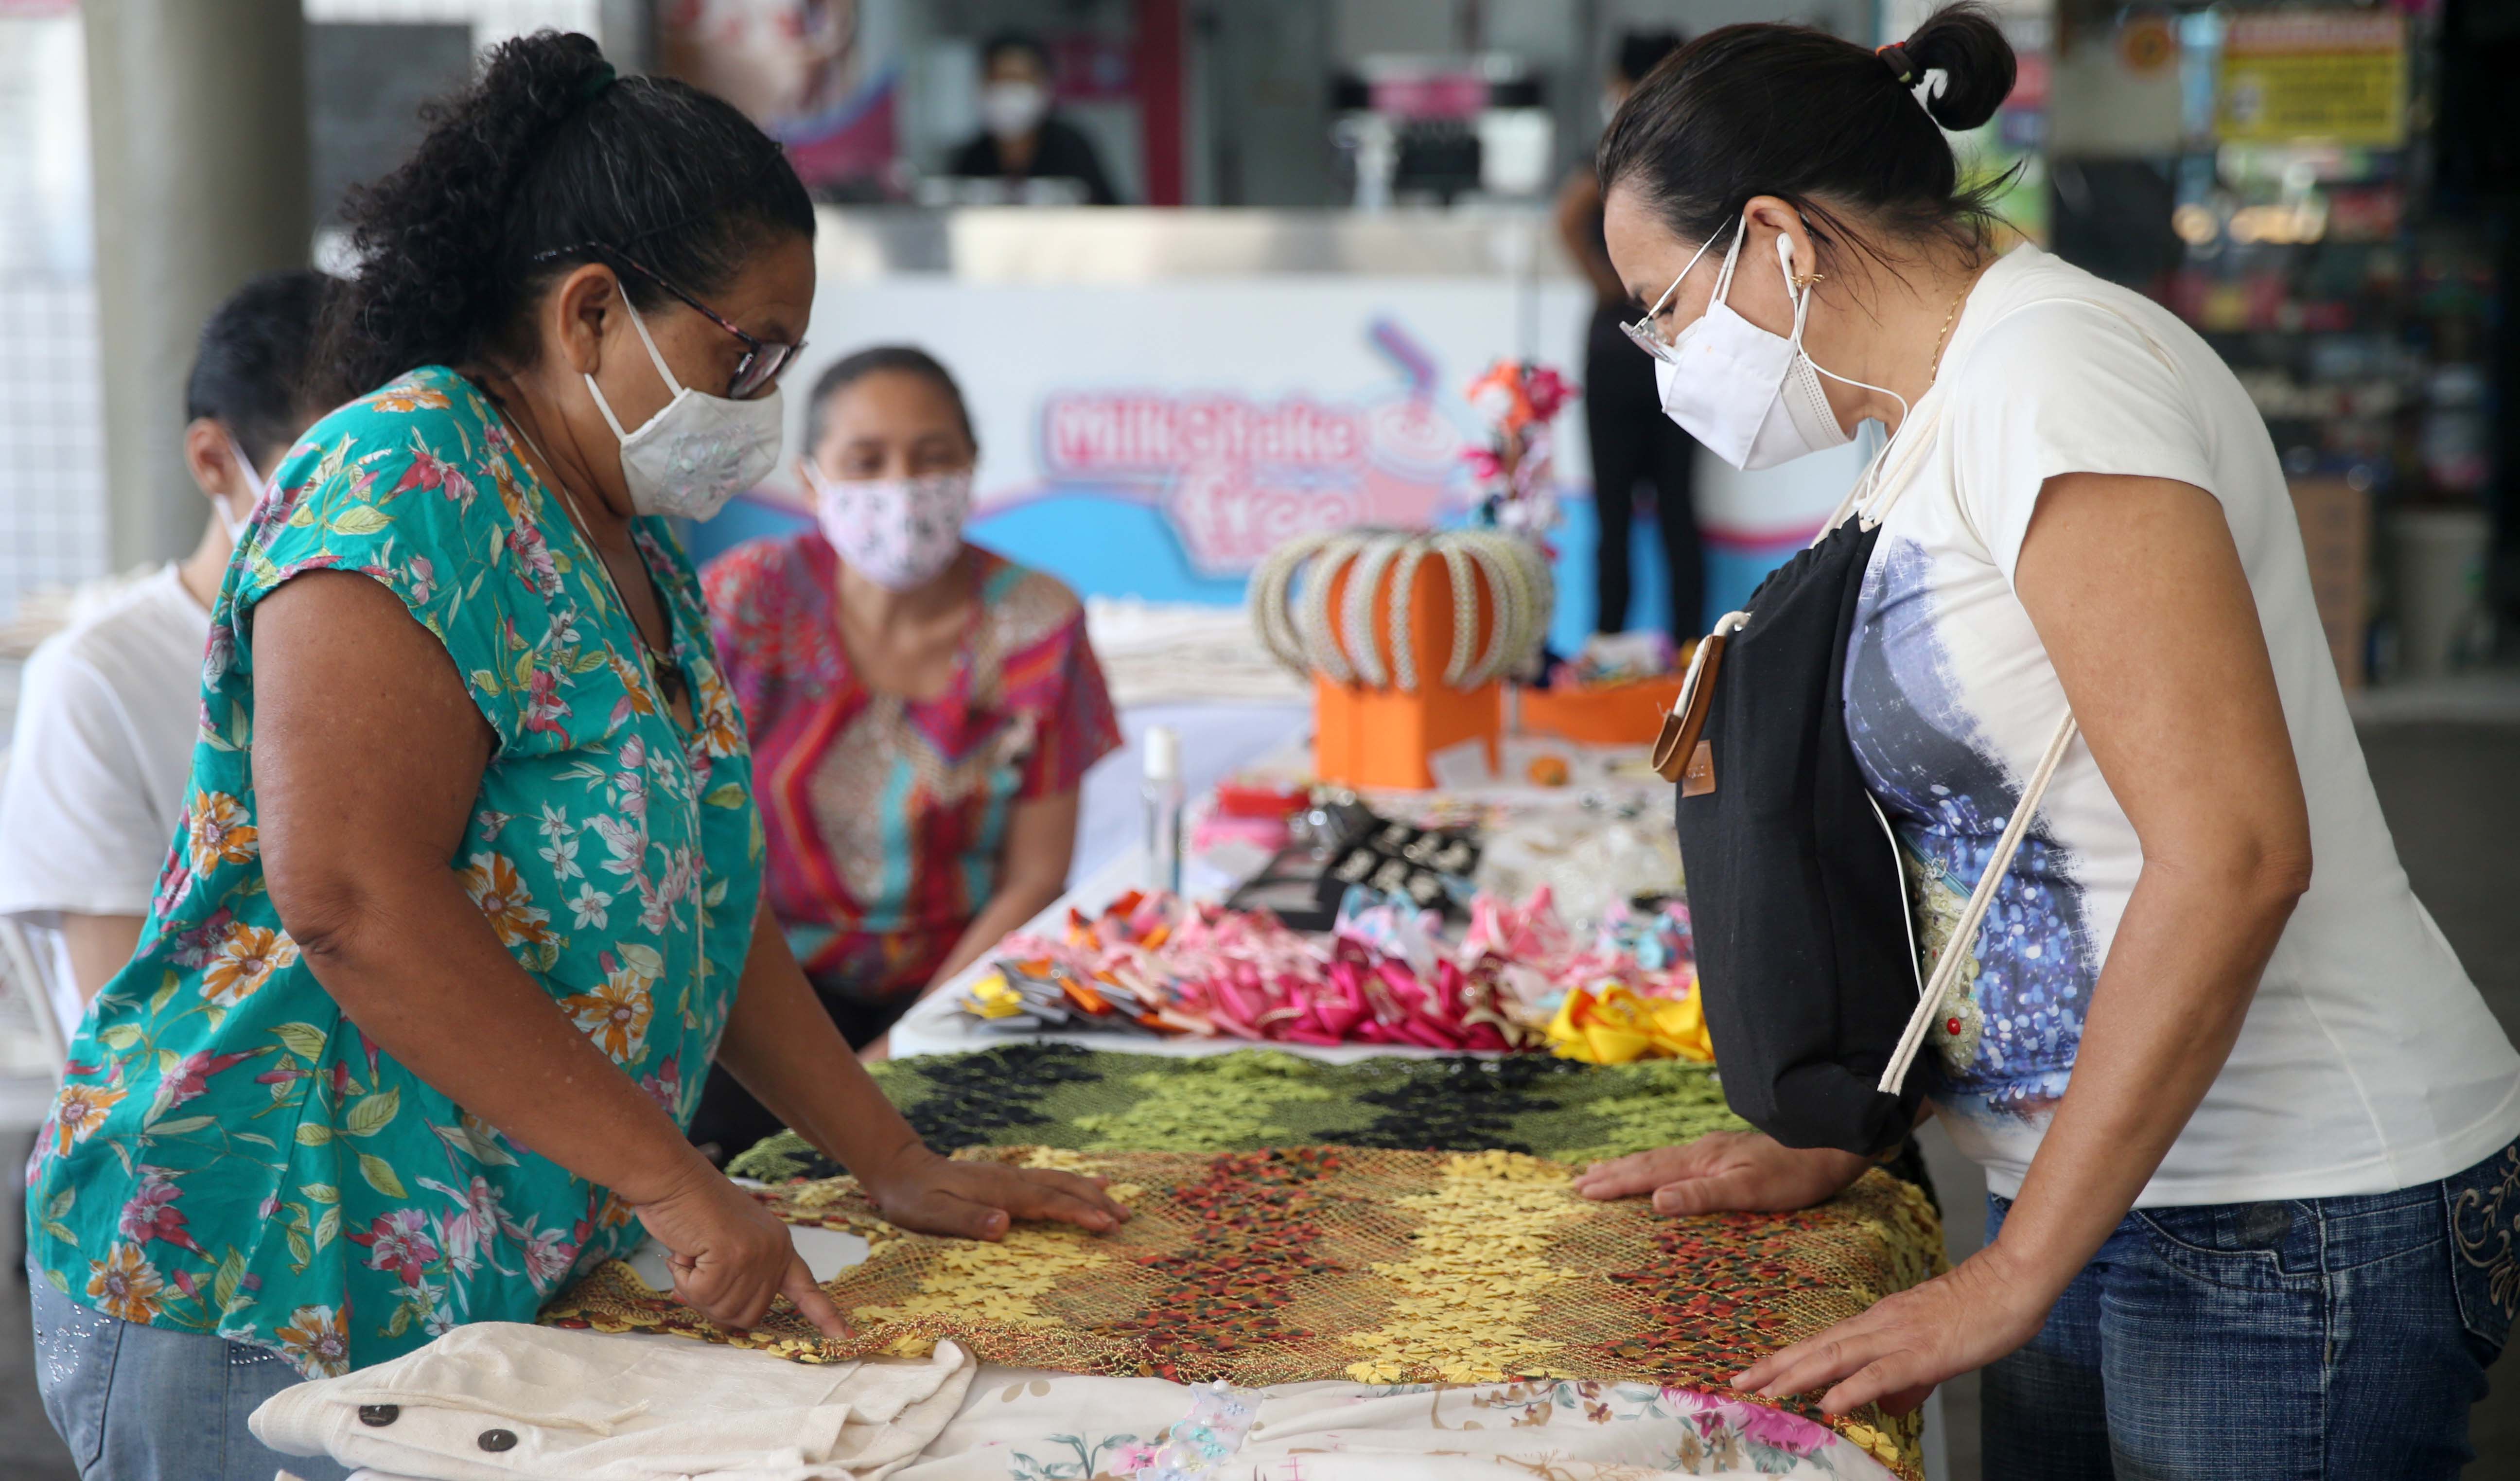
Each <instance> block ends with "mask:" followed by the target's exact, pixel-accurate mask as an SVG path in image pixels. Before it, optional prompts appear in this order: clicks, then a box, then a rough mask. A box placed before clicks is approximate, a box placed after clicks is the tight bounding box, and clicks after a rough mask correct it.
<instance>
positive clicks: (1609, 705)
mask: <svg viewBox="0 0 2520 1481" xmlns="http://www.w3.org/2000/svg"><path fill="white" fill-rule="evenodd" d="M1679 698H1680V675H1678V674H1657V675H1655V676H1654V677H1652V678H1650V679H1631V680H1628V681H1626V682H1625V683H1620V684H1586V685H1580V686H1576V687H1572V688H1567V689H1526V690H1524V691H1523V692H1522V696H1521V718H1522V728H1523V729H1524V730H1525V731H1528V732H1529V733H1531V734H1532V735H1535V736H1554V737H1556V738H1557V739H1558V740H1575V741H1580V742H1582V743H1584V744H1587V745H1650V744H1652V743H1653V739H1654V737H1655V736H1657V735H1659V734H1661V733H1662V717H1663V716H1664V715H1665V714H1668V713H1669V712H1670V710H1671V707H1672V704H1673V703H1674V702H1675V701H1677V700H1678V699H1679Z"/></svg>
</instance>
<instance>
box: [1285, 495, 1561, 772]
mask: <svg viewBox="0 0 2520 1481" xmlns="http://www.w3.org/2000/svg"><path fill="white" fill-rule="evenodd" d="M1547 580H1548V568H1547V566H1546V565H1545V564H1542V563H1540V558H1539V556H1538V553H1537V552H1536V551H1533V550H1532V549H1531V548H1530V546H1529V545H1528V543H1527V542H1525V541H1522V540H1520V539H1518V538H1516V537H1513V536H1509V535H1502V534H1497V533H1495V532H1492V531H1477V530H1462V531H1451V532H1447V533H1444V534H1404V533H1395V532H1391V531H1373V530H1366V531H1355V532H1348V533H1341V534H1334V535H1312V536H1306V537H1304V538H1303V539H1302V540H1299V541H1296V542H1294V543H1293V544H1291V545H1289V546H1287V547H1285V548H1283V549H1282V550H1281V551H1279V552H1277V553H1276V554H1274V555H1272V556H1271V558H1270V559H1269V561H1265V562H1263V564H1262V567H1261V569H1260V570H1259V571H1256V572H1254V573H1253V576H1252V603H1253V616H1254V618H1255V620H1256V622H1257V624H1258V626H1259V629H1260V632H1261V636H1262V638H1263V639H1264V640H1265V641H1266V642H1267V643H1268V644H1269V647H1270V648H1271V650H1272V651H1274V652H1276V653H1277V655H1278V656H1279V658H1280V659H1281V660H1282V661H1284V662H1285V663H1286V664H1287V666H1288V667H1290V668H1295V669H1297V670H1298V671H1309V672H1310V674H1311V675H1312V678H1313V684H1314V689H1313V693H1314V763H1313V764H1314V768H1315V770H1316V771H1318V772H1319V773H1320V775H1321V776H1322V778H1323V780H1325V781H1328V782H1336V783H1340V784H1343V785H1348V786H1363V787H1426V786H1431V785H1434V780H1435V779H1434V776H1433V773H1432V772H1431V771H1430V769H1429V766H1428V761H1429V758H1430V757H1432V756H1434V755H1435V754H1437V753H1439V752H1441V751H1444V750H1447V749H1449V748H1451V747H1453V746H1457V745H1460V744H1462V743H1463V742H1465V741H1471V742H1477V743H1479V744H1480V745H1481V746H1482V748H1483V749H1484V750H1485V751H1486V754H1487V762H1488V767H1489V769H1490V770H1491V771H1493V770H1494V769H1495V768H1496V767H1497V765H1498V764H1499V760H1500V757H1499V754H1498V742H1499V740H1501V738H1502V737H1503V735H1504V731H1505V702H1504V691H1503V686H1502V684H1501V682H1500V679H1501V677H1502V675H1503V674H1504V673H1505V672H1507V671H1508V669H1511V668H1517V667H1519V666H1521V665H1522V664H1523V663H1525V662H1527V661H1528V660H1529V658H1530V655H1531V654H1532V653H1533V652H1534V651H1536V650H1537V645H1538V642H1539V633H1540V630H1541V628H1542V627H1544V626H1545V625H1546V623H1547V620H1548V616H1547V607H1548V606H1549V603H1548V587H1547ZM1360 581H1364V582H1371V583H1372V584H1371V587H1370V588H1367V589H1362V590H1360V589H1359V588H1358V586H1357V583H1358V582H1360Z"/></svg>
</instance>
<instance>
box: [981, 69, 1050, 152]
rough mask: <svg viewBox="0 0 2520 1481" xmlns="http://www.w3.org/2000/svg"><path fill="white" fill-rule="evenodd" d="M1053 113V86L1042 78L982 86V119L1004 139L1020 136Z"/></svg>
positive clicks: (992, 131)
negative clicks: (1051, 97) (1051, 108)
mask: <svg viewBox="0 0 2520 1481" xmlns="http://www.w3.org/2000/svg"><path fill="white" fill-rule="evenodd" d="M1049 116H1050V90H1049V89H1048V88H1046V87H1043V86H1042V85H1041V84H1040V83H1038V82H992V83H990V84H989V85H988V86H986V87H983V88H981V89H980V122H981V123H982V124H983V125H985V126H986V127H987V129H988V131H989V132H990V133H991V134H992V135H994V136H996V137H997V138H1000V139H1020V138H1022V137H1023V136H1024V135H1026V134H1029V133H1031V132H1032V131H1033V130H1034V129H1036V128H1038V127H1040V126H1041V120H1042V119H1044V118H1047V117H1049Z"/></svg>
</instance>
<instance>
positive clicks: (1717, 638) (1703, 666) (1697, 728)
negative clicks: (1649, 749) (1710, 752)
mask: <svg viewBox="0 0 2520 1481" xmlns="http://www.w3.org/2000/svg"><path fill="white" fill-rule="evenodd" d="M1725 641H1726V640H1725V637H1724V635H1723V634H1721V633H1710V634H1708V635H1707V636H1706V638H1704V639H1703V640H1702V641H1700V642H1699V643H1698V645H1697V651H1696V652H1695V653H1692V654H1690V655H1689V660H1688V669H1689V672H1688V680H1687V682H1686V683H1685V684H1684V686H1683V687H1682V689H1681V692H1680V702H1679V703H1677V704H1675V705H1673V706H1672V709H1671V713H1670V714H1667V715H1665V716H1663V717H1662V734H1661V736H1659V737H1657V738H1656V739H1655V740H1654V750H1653V769H1654V775H1656V776H1658V777H1660V778H1662V779H1663V780H1664V781H1665V782H1678V781H1679V780H1681V776H1682V774H1683V772H1684V771H1686V770H1687V769H1688V767H1690V766H1692V765H1694V764H1695V762H1696V760H1697V757H1698V754H1699V752H1700V751H1702V750H1704V749H1705V747H1704V746H1702V745H1700V744H1699V743H1698V742H1699V738H1700V737H1702V736H1704V735H1705V734H1706V715H1707V711H1708V710H1709V709H1711V708H1712V707H1713V706H1714V703H1715V672H1716V670H1717V669H1719V668H1721V667H1723V665H1724V644H1725ZM1713 764H1714V763H1713V761H1712V759H1710V760H1709V761H1708V767H1709V770H1708V772H1707V783H1706V788H1705V789H1706V790H1708V791H1712V790H1714V788H1715V782H1714V772H1713V770H1712V768H1713ZM1682 795H1683V796H1690V797H1693V796H1695V795H1697V793H1695V792H1683V793H1682Z"/></svg>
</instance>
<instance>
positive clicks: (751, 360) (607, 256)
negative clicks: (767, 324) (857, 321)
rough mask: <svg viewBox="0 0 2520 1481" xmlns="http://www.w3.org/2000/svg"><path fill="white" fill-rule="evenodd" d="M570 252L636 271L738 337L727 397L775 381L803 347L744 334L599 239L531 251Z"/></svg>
mask: <svg viewBox="0 0 2520 1481" xmlns="http://www.w3.org/2000/svg"><path fill="white" fill-rule="evenodd" d="M574 256H592V257H596V258H599V259H601V260H602V261H604V262H606V263H607V264H609V265H611V266H614V267H626V268H628V269H630V271H632V272H634V273H637V274H638V275H639V276H640V277H642V278H645V279H647V280H648V281H649V282H651V283H652V284H654V285H656V286H657V287H658V288H660V289H663V290H664V291H665V292H668V293H671V294H672V295H673V296H675V297H676V298H679V299H681V300H682V302H683V304H684V306H685V307H687V308H689V309H691V310H692V311H693V312H694V313H697V314H698V315H699V316H700V317H701V318H704V319H706V320H708V322H710V323H711V324H714V325H716V326H717V327H718V328H720V329H722V330H724V331H726V332H727V333H728V334H730V335H733V336H734V337H737V338H738V339H741V340H742V341H743V358H742V360H739V361H737V362H736V366H735V374H734V375H733V376H732V377H730V378H728V381H727V384H726V394H727V399H728V400H730V401H747V400H750V399H751V398H752V397H753V396H754V395H756V394H758V393H759V392H760V390H761V388H762V387H763V386H766V385H769V384H770V383H772V382H773V381H777V380H778V379H779V377H780V374H781V373H782V372H784V371H786V370H787V367H788V366H789V365H791V364H793V363H795V359H796V355H797V353H798V352H799V351H801V350H803V349H804V347H805V341H803V340H802V339H799V340H797V341H796V342H795V343H793V344H780V343H776V342H774V341H772V340H768V339H759V338H755V337H752V336H750V335H747V334H745V333H744V332H743V331H742V330H740V329H737V328H736V327H735V326H734V325H733V324H732V323H730V322H728V320H727V317H726V316H725V315H724V314H721V313H719V312H718V311H717V310H716V309H713V308H711V307H709V306H708V305H707V304H705V303H702V302H701V301H700V300H699V299H697V298H695V297H693V296H692V295H691V294H690V293H687V292H683V291H682V289H680V288H678V287H676V286H675V284H674V282H673V280H672V279H670V278H667V277H666V276H665V275H664V274H662V273H660V272H657V271H656V270H655V269H653V268H652V267H648V266H646V265H644V264H642V263H641V262H640V261H639V259H638V258H636V257H633V256H631V255H630V254H629V253H628V252H625V251H621V250H619V249H618V248H615V247H606V246H605V245H604V244H603V243H600V242H583V243H580V244H578V245H577V246H575V247H554V248H552V249H551V250H550V251H547V252H536V253H535V254H534V260H535V261H536V262H551V261H556V260H558V259H559V258H562V257H574Z"/></svg>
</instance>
